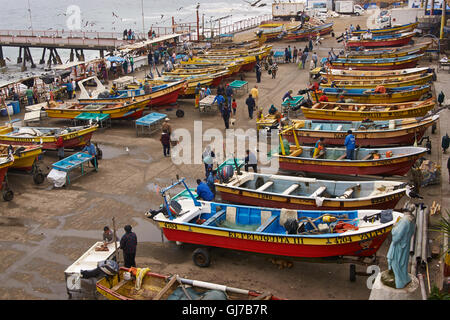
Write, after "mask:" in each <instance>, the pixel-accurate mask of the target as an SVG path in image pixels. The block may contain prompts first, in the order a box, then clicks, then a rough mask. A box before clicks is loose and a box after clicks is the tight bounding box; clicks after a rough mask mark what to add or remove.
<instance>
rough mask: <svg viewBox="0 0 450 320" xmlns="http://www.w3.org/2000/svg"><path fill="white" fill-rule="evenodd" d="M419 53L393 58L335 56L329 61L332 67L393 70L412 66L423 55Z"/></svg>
mask: <svg viewBox="0 0 450 320" xmlns="http://www.w3.org/2000/svg"><path fill="white" fill-rule="evenodd" d="M423 55H424V54H423V53H421V54H413V55H410V56H403V57H395V58H374V59H359V58H356V59H351V58H337V59H335V60H333V61H332V62H330V65H331V68H332V69H352V70H353V69H356V70H395V69H405V68H414V67H415V66H416V65H417V63H418V61H419V59H420V58H422V57H423Z"/></svg>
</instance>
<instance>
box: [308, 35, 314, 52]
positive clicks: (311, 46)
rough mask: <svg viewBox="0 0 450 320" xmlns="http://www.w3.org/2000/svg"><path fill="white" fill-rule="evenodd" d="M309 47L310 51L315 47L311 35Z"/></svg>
mask: <svg viewBox="0 0 450 320" xmlns="http://www.w3.org/2000/svg"><path fill="white" fill-rule="evenodd" d="M308 49H309V51H312V50H313V49H314V47H313V42H312V38H311V36H310V37H309V44H308Z"/></svg>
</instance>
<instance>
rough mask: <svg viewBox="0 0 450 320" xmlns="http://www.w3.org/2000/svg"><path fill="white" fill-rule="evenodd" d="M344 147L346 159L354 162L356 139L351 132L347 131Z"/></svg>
mask: <svg viewBox="0 0 450 320" xmlns="http://www.w3.org/2000/svg"><path fill="white" fill-rule="evenodd" d="M344 145H345V150H346V159H349V160H354V159H355V145H356V139H355V136H354V135H353V133H352V130H348V131H347V136H346V137H345V142H344Z"/></svg>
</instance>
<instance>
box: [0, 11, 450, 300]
mask: <svg viewBox="0 0 450 320" xmlns="http://www.w3.org/2000/svg"><path fill="white" fill-rule="evenodd" d="M368 16H369V14H366V15H364V16H361V17H345V18H342V17H340V18H335V19H333V21H334V22H335V33H336V35H339V34H340V33H341V32H342V31H343V30H344V28H345V27H346V26H348V25H349V23H350V22H351V23H353V24H354V25H356V24H358V23H359V24H360V25H361V27H365V22H366V20H367V17H368ZM286 45H287V44H284V43H275V44H274V48H279V49H284V47H285V46H286ZM294 45H298V47H302V48H303V47H304V46H305V43H304V42H301V43H296V44H291V46H294ZM331 47H334V48H340V47H341V44H337V43H336V41H335V39H334V38H332V37H330V36H326V37H325V40H324V41H323V43H322V45H320V46H319V47H318V48H315V50H316V51H317V53H318V55H319V56H320V57H322V56H326V55H327V52H328V50H329V49H330V48H331ZM427 63H428V62H426V61H424V62H422V64H423V65H426V64H427ZM433 64H434V62H433ZM139 75H142V73H140V74H138V76H139ZM449 78H450V77H449V76H448V74H447V73H446V72H445V73H444V72H442V73H439V74H438V81H437V82H436V87H438V86H439V88H442V90H444V91H445V93H446V94H447V95H450V90H449V89H448V88H449V86H448V84H449V82H450V80H449ZM245 80H247V81H249V87H250V88H251V87H253V86H254V85H255V83H256V78H255V74H254V73H246V74H245ZM307 83H308V71H307V70H306V69H305V70H298V68H297V66H296V65H295V64H288V65H285V64H282V65H280V67H279V71H278V76H277V79H275V80H272V79H271V78H270V76H269V75H267V73H264V74H263V77H262V83H260V84H258V87H259V92H260V98H259V105H260V106H262V107H264V109H265V110H266V111H267V109H268V108H269V107H270V105H271V104H274V105H275V106H277V107H279V106H280V102H281V97H282V96H283V94H284V93H285V92H286V91H287V90H289V89H293V90H294V92H297V91H298V90H299V89H303V88H305V86H306V85H307ZM439 90H441V89H439ZM245 98H246V95H245V94H244V95H242V96H240V97H239V98H238V99H237V103H238V112H237V116H236V122H235V127H236V128H242V129H248V128H255V120H249V118H248V115H247V111H246V109H247V108H246V107H245V103H244V101H245ZM179 108H182V109H183V110H184V111H185V116H184V117H183V118H177V117H176V116H175V111H176V108H168V109H166V108H163V109H160V110H159V112H163V113H167V115H168V116H169V117H170V118H171V123H172V127H173V129H176V128H185V129H187V130H189V131H190V132H193V129H194V120H201V121H202V129H203V131H205V130H207V129H209V128H218V129H219V130H224V125H223V121H222V119H221V118H220V116H219V115H218V114H200V113H199V112H198V111H197V110H195V109H194V104H193V101H192V99H191V100H189V99H180V101H179ZM442 117H443V120H444V119H445V121H440V124H439V125H438V130H437V133H436V134H435V135H431V132H430V133H429V134H430V137H431V138H432V141H433V149H432V154H431V155H430V156H427V157H428V158H430V159H432V160H433V161H436V162H438V163H441V162H442V161H443V160H444V161H445V162H444V163H442V164H443V166H444V167H445V163H446V160H447V156H445V157H442V152H441V151H440V147H439V146H440V139H441V136H442V134H445V132H446V131H447V130H448V118H449V115H448V110H446V111H445V112H443V113H442ZM49 123H51V124H56V125H67V122H64V121H49ZM426 135H428V133H427V134H426ZM93 141H94V142H97V143H99V145H100V147H101V148H102V150H103V155H104V159H103V160H101V161H100V170H99V172H98V173H90V174H88V175H86V176H84V177H81V178H79V179H77V180H75V181H74V182H73V183H72V184H71V185H70V187H68V188H61V189H53V188H52V186H51V185H50V183H49V182H47V181H46V182H45V183H44V184H42V185H40V186H36V185H34V184H33V182H32V178H31V177H28V176H23V175H11V176H10V177H9V181H10V184H11V187H12V188H13V190H14V191H15V198H14V200H13V201H11V202H4V201H0V212H1V215H0V249H1V250H0V270H1V271H0V282H1V283H2V285H1V286H0V299H67V295H66V284H65V279H64V270H65V269H66V268H67V267H68V266H69V265H70V264H72V263H73V262H74V261H75V260H76V259H77V258H78V257H79V256H81V255H82V254H83V253H84V252H85V251H86V250H87V249H88V248H89V247H91V246H92V245H93V244H94V243H95V242H96V241H99V240H101V235H102V229H103V226H105V225H110V226H112V218H113V217H115V220H116V225H117V228H118V234H119V236H122V235H123V233H124V232H123V226H124V225H126V224H131V225H132V226H133V229H134V231H135V232H136V234H137V236H138V241H139V244H138V249H137V257H136V261H137V264H138V266H139V267H150V268H151V270H152V271H154V272H158V273H162V274H173V273H178V274H180V275H181V276H183V277H186V278H193V279H198V280H203V281H213V282H218V283H221V284H225V285H229V286H233V287H240V288H252V289H257V290H261V291H270V292H272V293H273V294H275V295H277V296H279V297H283V298H286V299H320V300H324V299H367V298H368V297H369V294H370V290H369V289H368V288H367V284H366V281H367V278H366V277H357V280H356V282H350V281H349V265H348V264H336V263H328V264H325V263H310V262H301V261H294V266H293V267H292V268H290V269H278V266H277V265H274V264H273V263H271V262H270V261H269V259H268V258H269V257H267V256H264V255H258V254H250V253H245V252H238V251H231V250H224V249H218V248H216V249H213V250H212V264H211V266H210V267H209V268H199V267H197V266H195V265H194V264H193V262H192V259H191V254H192V252H193V250H194V249H195V248H196V247H195V246H192V245H188V244H184V245H181V246H177V245H176V244H174V243H171V242H168V241H167V240H165V241H162V240H164V239H163V237H162V235H161V233H160V231H159V229H158V228H157V227H156V225H155V224H154V223H153V222H152V221H150V220H148V219H147V218H145V217H144V213H145V212H146V211H147V210H148V209H150V208H153V209H154V208H157V207H159V204H160V203H161V198H160V196H159V195H158V194H157V193H156V190H157V186H161V187H164V186H168V185H170V183H171V182H172V181H175V179H176V175H177V174H178V175H180V176H182V177H186V178H187V182H188V183H189V184H190V185H191V186H194V185H195V179H196V178H199V177H200V178H203V176H204V167H203V165H201V164H194V165H179V166H177V165H175V164H173V163H172V162H171V161H169V160H168V159H167V158H164V157H163V153H162V147H161V144H160V142H159V134H157V133H156V134H154V135H152V136H151V137H136V133H135V128H134V124H133V123H132V122H125V121H123V122H114V123H113V126H112V128H110V129H106V130H99V131H98V132H96V133H95V134H94V136H93ZM127 147H128V149H129V152H126V151H125V149H126V148H127ZM442 159H443V160H442ZM56 161H57V157H56V154H55V153H54V152H47V153H46V154H45V157H44V160H43V163H42V164H41V167H43V168H44V169H45V170H47V169H46V166H50V164H51V163H53V162H56ZM442 181H443V184H442V186H441V185H437V186H432V187H427V188H424V189H423V191H422V193H423V195H424V196H425V197H426V199H425V202H426V203H427V204H431V202H432V201H433V200H437V201H438V202H439V203H442V207H443V208H445V205H444V204H446V203H447V202H448V195H449V188H448V182H447V181H448V176H447V172H446V170H443V176H442ZM442 201H446V202H445V203H444V202H442ZM402 204H403V202H402V203H400V205H399V206H401V205H402ZM447 205H448V203H447ZM436 219H438V218H437V217H433V219H432V223H435V222H436ZM389 243H390V239H388V240H387V241H386V242H385V244H384V245H383V247H382V248H381V249H380V251H379V253H378V254H379V256H380V261H379V266H380V268H381V269H382V270H384V269H386V259H385V258H384V257H385V254H386V252H387V249H388V245H389ZM436 243H437V241H436ZM120 256H121V255H120ZM440 267H441V266H440V265H439V262H438V261H437V260H433V262H432V263H431V264H430V271H431V272H430V274H431V281H432V282H434V281H435V279H436V277H439V274H440V271H439V268H440ZM357 269H358V271H366V267H364V266H358V267H357ZM88 284H89V283H88ZM85 285H86V284H85ZM91 289H92V287H91ZM74 298H83V299H92V298H93V296H92V295H91V294H90V293H89V292H87V293H85V294H82V295H75V296H74Z"/></svg>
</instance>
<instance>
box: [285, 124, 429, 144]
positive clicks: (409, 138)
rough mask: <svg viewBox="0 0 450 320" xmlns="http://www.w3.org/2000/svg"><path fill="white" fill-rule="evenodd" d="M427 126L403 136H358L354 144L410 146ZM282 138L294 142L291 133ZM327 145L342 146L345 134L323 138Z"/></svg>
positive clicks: (306, 141) (301, 139)
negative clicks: (340, 136) (338, 136)
mask: <svg viewBox="0 0 450 320" xmlns="http://www.w3.org/2000/svg"><path fill="white" fill-rule="evenodd" d="M426 130H427V128H422V129H420V130H419V131H417V133H416V134H414V132H412V133H408V134H406V135H403V136H398V137H385V138H376V139H374V138H367V139H366V138H360V137H356V144H357V145H358V146H361V147H369V146H377V147H379V146H394V145H395V146H410V145H413V144H414V141H415V139H416V137H417V141H419V140H420V139H421V138H422V137H423V135H424V134H425V131H426ZM283 139H286V140H287V141H289V142H290V143H291V144H295V139H294V136H293V135H292V134H289V135H286V134H283ZM297 139H298V142H299V143H300V144H311V145H312V144H315V143H316V142H317V140H319V138H318V137H308V136H303V135H301V136H299V135H298V136H297ZM325 141H326V144H327V145H332V146H343V145H344V142H345V136H343V137H342V138H328V137H326V138H325Z"/></svg>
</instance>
